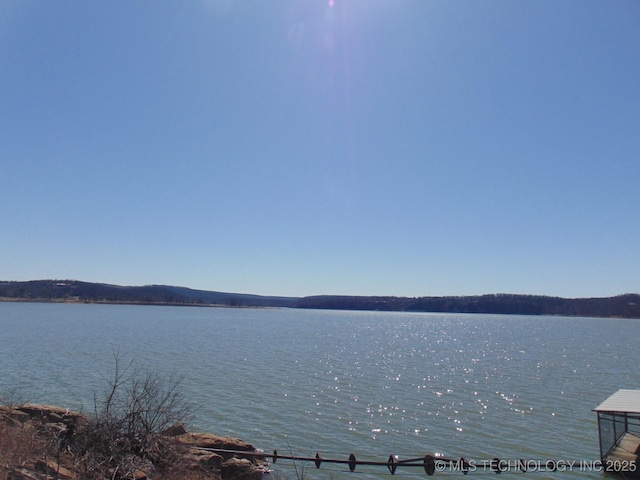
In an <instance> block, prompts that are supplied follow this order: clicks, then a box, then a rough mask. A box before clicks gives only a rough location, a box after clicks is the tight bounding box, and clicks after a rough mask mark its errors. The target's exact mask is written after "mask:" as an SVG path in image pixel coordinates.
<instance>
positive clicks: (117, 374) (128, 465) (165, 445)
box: [69, 352, 189, 478]
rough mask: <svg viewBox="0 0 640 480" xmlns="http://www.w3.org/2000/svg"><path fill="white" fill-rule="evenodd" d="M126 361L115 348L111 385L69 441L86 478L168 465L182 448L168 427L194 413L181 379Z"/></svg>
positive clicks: (126, 474)
mask: <svg viewBox="0 0 640 480" xmlns="http://www.w3.org/2000/svg"><path fill="white" fill-rule="evenodd" d="M122 360H123V356H122V355H120V354H119V353H117V352H114V361H115V365H114V373H113V377H112V378H111V380H110V382H109V387H108V389H107V390H106V392H105V395H104V397H103V398H102V399H99V398H98V397H97V396H94V412H93V415H91V416H90V418H89V421H88V423H87V424H86V425H83V426H81V428H79V429H78V431H77V432H74V433H75V434H74V436H73V441H72V442H70V444H69V448H70V449H72V451H73V452H74V454H75V456H76V458H77V459H78V462H77V463H78V464H77V467H78V468H79V469H80V470H81V471H82V472H83V474H84V475H86V476H91V477H97V476H104V475H109V476H110V477H111V478H133V475H134V474H135V472H136V471H139V470H143V471H148V470H149V469H151V468H160V469H162V468H163V465H165V464H166V463H167V459H169V458H172V457H174V456H175V452H173V450H174V449H175V448H176V447H175V445H174V442H168V441H167V440H166V438H164V437H163V436H162V435H161V433H162V431H163V430H165V429H167V428H168V427H170V426H171V425H174V424H176V423H181V422H185V421H186V420H187V418H188V416H189V409H188V405H187V402H186V401H185V400H184V398H183V396H182V394H181V392H180V389H179V386H180V381H181V379H180V378H177V377H175V376H170V377H168V378H164V377H162V376H160V375H159V374H158V373H157V372H155V371H143V370H139V369H137V368H135V367H134V366H133V363H132V362H129V363H128V364H126V365H125V366H124V367H123V365H122Z"/></svg>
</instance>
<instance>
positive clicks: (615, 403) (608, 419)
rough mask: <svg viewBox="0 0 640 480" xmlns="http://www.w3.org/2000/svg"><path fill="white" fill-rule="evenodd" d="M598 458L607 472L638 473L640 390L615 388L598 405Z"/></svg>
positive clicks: (639, 467)
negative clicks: (611, 393) (613, 391)
mask: <svg viewBox="0 0 640 480" xmlns="http://www.w3.org/2000/svg"><path fill="white" fill-rule="evenodd" d="M594 412H597V414H598V435H599V437H600V460H601V461H602V464H603V465H604V467H605V470H606V471H610V472H618V473H623V474H632V475H638V473H639V472H638V469H640V465H638V456H639V455H640V390H618V391H617V392H616V393H614V394H613V395H611V396H610V397H609V398H607V399H606V400H605V401H604V402H602V403H601V404H600V405H598V406H597V407H596V408H595V409H594Z"/></svg>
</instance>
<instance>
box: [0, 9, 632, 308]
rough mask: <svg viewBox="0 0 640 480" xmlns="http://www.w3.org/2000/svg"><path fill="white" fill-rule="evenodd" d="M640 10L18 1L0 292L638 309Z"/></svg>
mask: <svg viewBox="0 0 640 480" xmlns="http://www.w3.org/2000/svg"><path fill="white" fill-rule="evenodd" d="M639 160H640V2H638V1H637V0H612V1H601V0H598V1H592V0H536V1H520V0H486V1H471V0H468V1H463V0H270V1H264V0H193V1H189V2H183V1H163V0H137V1H134V2H131V1H114V2H86V1H84V0H64V1H58V2H53V1H42V0H39V1H31V0H3V1H2V2H0V205H1V206H2V209H1V213H0V219H1V226H0V279H1V280H35V279H75V280H83V281H90V282H102V283H112V284H118V285H147V284H168V285H179V286H186V287H191V288H197V289H205V290H217V291H226V292H237V293H254V294H261V295H285V296H306V295H320V294H344V295H397V296H410V297H413V296H432V295H433V296H441V295H479V294H485V293H516V294H532V295H553V296H561V297H572V298H573V297H593V296H610V295H618V294H623V293H640V249H639V246H640V163H639Z"/></svg>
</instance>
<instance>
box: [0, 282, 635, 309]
mask: <svg viewBox="0 0 640 480" xmlns="http://www.w3.org/2000/svg"><path fill="white" fill-rule="evenodd" d="M0 299H9V300H11V299H13V300H25V301H43V302H55V301H67V302H93V303H139V304H159V305H224V306H234V307H289V308H308V309H334V310H381V311H403V312H441V313H497V314H515V315H563V316H579V317H618V318H640V295H638V294H625V295H618V296H615V297H605V298H560V297H548V296H536V295H511V294H493V295H477V296H457V297H453V296H452V297H366V296H342V295H319V296H311V297H302V298H299V297H274V296H261V295H250V294H245V293H226V292H215V291H208V290H193V289H191V288H186V287H174V286H168V285H145V286H138V287H136V286H131V287H129V286H119V285H109V284H106V283H89V282H80V281H77V280H32V281H27V282H13V281H0Z"/></svg>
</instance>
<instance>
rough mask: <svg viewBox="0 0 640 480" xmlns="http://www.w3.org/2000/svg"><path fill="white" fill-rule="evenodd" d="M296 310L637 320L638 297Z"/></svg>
mask: <svg viewBox="0 0 640 480" xmlns="http://www.w3.org/2000/svg"><path fill="white" fill-rule="evenodd" d="M296 307H298V308H322V309H338V310H382V311H405V312H441V313H498V314H512V315H563V316H576V317H618V318H640V295H637V294H625V295H618V296H615V297H605V298H560V297H547V296H535V295H510V294H496V295H479V296H468V297H417V298H407V297H348V296H316V297H305V298H301V299H300V300H299V301H298V302H297V303H296Z"/></svg>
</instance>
